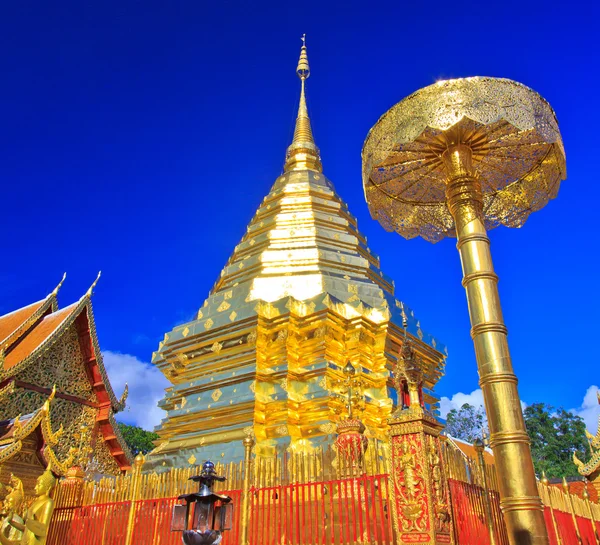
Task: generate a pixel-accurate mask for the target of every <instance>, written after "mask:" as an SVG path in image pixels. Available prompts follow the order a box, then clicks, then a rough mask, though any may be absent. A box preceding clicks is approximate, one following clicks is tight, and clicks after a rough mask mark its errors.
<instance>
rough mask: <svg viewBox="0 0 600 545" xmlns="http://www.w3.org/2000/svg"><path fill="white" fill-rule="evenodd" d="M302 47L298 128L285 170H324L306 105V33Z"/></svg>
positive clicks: (307, 66)
mask: <svg viewBox="0 0 600 545" xmlns="http://www.w3.org/2000/svg"><path fill="white" fill-rule="evenodd" d="M301 39H302V47H301V48H300V59H299V60H298V66H297V67H296V74H297V75H298V77H299V78H300V81H301V88H300V104H299V106H298V117H297V118H296V129H295V130H294V139H293V140H292V144H291V146H290V147H289V148H288V149H287V154H286V158H285V167H284V170H285V172H290V171H291V170H313V171H316V172H323V167H322V165H321V157H320V154H319V148H317V145H316V144H315V140H314V138H313V134H312V129H311V126H310V119H309V117H308V109H307V107H306V94H305V90H304V84H305V82H306V80H307V79H308V77H309V76H310V66H309V64H308V55H307V53H306V34H303V35H302V38H301Z"/></svg>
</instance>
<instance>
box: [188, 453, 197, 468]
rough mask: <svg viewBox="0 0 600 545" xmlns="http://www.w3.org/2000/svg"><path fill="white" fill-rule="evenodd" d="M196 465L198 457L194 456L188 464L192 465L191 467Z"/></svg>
mask: <svg viewBox="0 0 600 545" xmlns="http://www.w3.org/2000/svg"><path fill="white" fill-rule="evenodd" d="M195 463H196V457H195V456H194V455H193V454H192V455H191V456H190V457H189V458H188V464H190V465H191V466H193V465H194V464H195Z"/></svg>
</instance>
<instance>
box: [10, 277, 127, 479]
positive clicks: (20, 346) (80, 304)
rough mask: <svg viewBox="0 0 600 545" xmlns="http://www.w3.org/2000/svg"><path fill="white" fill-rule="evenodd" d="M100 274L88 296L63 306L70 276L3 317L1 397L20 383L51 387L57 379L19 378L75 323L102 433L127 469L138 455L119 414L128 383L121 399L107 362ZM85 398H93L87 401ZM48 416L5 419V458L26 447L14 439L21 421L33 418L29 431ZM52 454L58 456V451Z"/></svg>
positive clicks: (59, 394)
mask: <svg viewBox="0 0 600 545" xmlns="http://www.w3.org/2000/svg"><path fill="white" fill-rule="evenodd" d="M98 278H99V275H98ZM98 278H97V279H96V281H95V282H94V283H93V284H92V286H91V287H90V288H89V289H88V291H87V292H86V293H85V294H84V295H83V297H81V298H80V299H79V300H78V301H76V302H75V303H72V304H70V305H69V306H66V307H64V308H62V309H60V310H59V309H58V305H57V301H56V295H57V293H58V290H59V288H60V287H61V285H62V282H63V281H64V277H63V281H61V283H60V284H59V285H58V286H57V287H56V288H55V289H54V290H53V292H52V293H51V294H50V295H48V297H46V298H45V299H43V300H42V301H38V302H36V303H33V304H30V305H27V306H25V307H23V308H20V309H17V310H15V311H13V312H11V313H9V314H6V315H4V316H0V335H1V336H2V337H3V338H4V339H5V341H4V343H3V351H2V353H0V385H1V386H0V402H1V400H2V398H3V397H5V396H7V395H10V394H11V393H12V392H13V391H15V389H16V388H24V389H30V390H34V391H37V392H40V393H44V392H47V393H49V392H50V391H51V390H50V388H52V384H29V383H26V382H22V381H21V380H19V376H20V374H21V373H22V372H23V371H25V370H26V369H27V368H28V367H29V366H31V365H36V362H38V361H39V358H40V357H42V356H43V355H44V354H45V353H46V352H48V351H49V350H50V349H51V348H52V347H53V346H54V345H55V344H56V343H57V342H58V341H59V340H60V339H61V338H62V336H63V334H64V333H65V332H66V331H67V330H68V329H69V328H71V327H72V326H75V328H76V330H77V334H78V339H79V342H80V347H81V350H82V354H83V356H84V362H83V364H84V365H85V366H86V374H87V377H88V379H89V381H90V387H91V389H92V390H93V392H94V394H95V399H96V402H94V406H95V407H96V409H97V417H96V423H97V425H98V428H99V431H101V432H102V435H103V437H104V441H105V443H106V445H107V448H108V450H109V452H110V453H111V454H112V456H113V457H114V458H115V461H116V462H117V464H118V466H119V467H120V468H121V469H122V470H125V469H128V468H129V467H130V466H131V459H132V456H131V453H130V452H129V450H128V448H127V446H126V443H125V441H124V440H123V438H122V437H121V434H120V432H119V429H118V426H117V424H116V422H115V420H114V416H113V414H114V413H115V412H119V411H121V410H123V408H124V406H125V402H126V397H127V388H125V392H124V394H123V396H122V397H121V399H120V400H119V399H117V398H116V396H115V393H114V391H113V389H112V386H111V384H110V381H109V379H108V376H107V373H106V369H105V367H104V363H103V361H102V353H101V351H100V346H99V344H98V337H97V334H96V326H95V323H94V314H93V310H92V301H91V297H92V292H93V288H94V287H95V285H96V282H97V281H98ZM55 395H56V397H59V398H64V399H70V400H71V401H74V402H76V403H81V402H82V400H77V399H75V398H74V397H73V396H70V395H67V394H64V393H63V392H54V391H53V392H52V396H51V398H53V397H54V396H55ZM83 402H85V403H87V404H89V403H90V402H89V401H86V400H83ZM43 410H45V411H46V413H48V414H47V415H46V416H44V413H43ZM40 411H42V412H40ZM46 417H47V418H48V419H49V409H48V407H46V409H44V408H42V409H40V410H38V411H36V412H35V413H33V414H32V415H28V416H26V417H23V418H16V419H15V418H13V420H10V421H5V422H0V459H4V458H7V457H11V456H12V455H14V454H15V453H16V452H18V450H19V449H20V447H19V445H18V444H17V442H15V440H14V438H13V433H14V429H15V428H14V426H15V421H16V423H17V426H24V425H25V424H24V423H27V425H26V429H27V430H29V428H30V427H31V426H32V425H33V423H35V422H36V421H37V420H39V421H40V422H41V423H42V424H44V422H46V421H45V420H43V418H46ZM32 419H37V420H32ZM44 425H45V424H44ZM36 426H37V424H36ZM29 431H31V430H29ZM49 433H51V428H50V427H48V428H47V433H46V435H48V434H49ZM21 435H22V434H21ZM44 439H45V440H46V443H48V438H46V437H45V436H44ZM49 456H52V453H50V454H49ZM7 459H8V458H7ZM52 463H54V465H56V464H57V463H59V462H58V461H57V460H54V461H53V462H52Z"/></svg>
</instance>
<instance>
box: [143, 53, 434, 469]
mask: <svg viewBox="0 0 600 545" xmlns="http://www.w3.org/2000/svg"><path fill="white" fill-rule="evenodd" d="M296 73H297V75H298V77H299V78H300V82H301V91H300V103H299V108H298V116H297V120H296V127H295V131H294V137H293V141H292V143H291V145H290V146H289V147H288V149H287V154H286V158H285V166H284V171H283V174H282V175H281V176H279V177H278V178H277V179H276V180H275V183H274V185H273V187H272V188H271V190H270V192H269V193H268V195H267V196H266V197H265V198H264V200H263V203H262V205H261V206H260V207H259V209H258V210H257V212H256V214H255V215H254V218H253V219H252V220H251V222H250V224H249V225H248V228H247V231H246V234H245V235H244V237H243V238H242V240H241V241H240V243H239V244H238V245H237V246H236V247H235V249H234V251H233V254H232V255H231V257H230V258H229V261H228V262H227V264H226V265H225V267H224V269H223V270H222V272H221V274H220V276H219V278H218V280H217V281H216V283H215V285H214V287H213V288H212V290H211V292H210V294H209V296H208V298H207V299H206V301H204V304H203V305H202V307H201V308H200V310H199V311H198V314H197V316H196V319H195V320H194V321H192V322H190V323H187V324H183V325H180V326H177V327H176V328H174V329H173V330H172V331H170V332H169V333H167V334H166V335H165V337H164V340H163V341H162V342H161V343H160V344H159V348H158V351H156V352H155V353H154V355H153V358H152V361H153V363H154V364H155V365H156V366H157V367H158V368H159V369H160V370H161V371H162V372H163V373H164V374H165V376H166V377H167V378H168V379H169V381H170V382H171V383H172V386H171V387H170V388H168V389H167V390H166V393H165V397H164V399H163V400H162V401H161V402H160V403H159V406H160V407H162V408H163V409H164V410H165V411H166V417H165V418H164V419H163V420H162V422H161V424H160V426H158V428H157V430H156V431H157V432H158V434H159V440H158V441H157V443H156V444H157V448H156V449H155V450H154V451H152V452H151V453H150V454H149V455H148V457H147V461H146V464H145V466H144V470H145V471H149V470H161V469H163V470H164V469H167V468H170V467H187V466H189V465H190V464H192V465H193V464H195V463H197V462H198V463H199V462H200V461H202V460H204V459H207V458H211V459H213V460H215V461H232V460H239V459H241V458H242V457H243V452H244V451H243V446H242V441H243V439H244V438H245V437H246V436H247V435H254V436H255V438H256V447H255V453H256V454H257V455H259V456H260V455H265V456H266V455H272V454H273V453H274V451H275V450H276V449H278V448H287V449H290V450H292V451H311V450H312V449H313V448H314V447H316V446H318V445H326V444H331V443H333V441H334V440H335V425H336V423H337V422H338V421H339V420H340V419H341V418H343V414H342V413H344V414H345V407H344V396H343V391H342V390H343V384H344V367H345V366H346V364H347V363H348V362H351V363H352V365H353V366H354V367H355V368H356V372H357V375H358V376H359V378H360V381H359V383H360V384H361V391H360V397H361V398H362V403H361V404H360V411H359V414H358V416H359V417H360V419H361V420H362V422H363V423H364V425H365V427H366V432H365V433H366V435H367V437H368V436H371V437H376V438H384V437H385V436H386V433H387V419H388V417H389V416H390V414H391V413H392V410H393V409H394V406H395V405H396V404H397V403H398V401H397V399H396V394H395V391H394V387H393V377H392V373H391V370H392V369H393V368H394V365H395V363H396V358H397V355H398V353H399V348H400V345H401V344H402V339H403V335H404V330H403V325H402V316H403V315H406V317H407V324H408V335H409V336H410V338H411V341H412V344H413V346H414V349H415V351H416V352H417V353H418V356H419V361H420V362H421V365H422V367H423V370H422V371H423V373H422V377H423V379H422V384H421V385H420V392H421V397H422V400H423V403H424V404H425V406H426V407H428V408H430V409H431V410H435V408H436V403H437V398H436V397H435V396H434V395H433V394H432V393H431V389H432V388H433V386H434V385H435V383H436V382H437V381H438V380H439V378H440V376H441V374H442V373H443V369H444V359H445V348H444V347H443V346H441V345H440V344H439V343H437V342H436V341H435V339H433V337H431V336H430V335H428V334H427V333H425V332H424V331H423V330H422V329H421V326H420V323H419V321H418V320H417V319H416V317H415V315H414V313H413V312H412V311H411V310H410V309H408V308H407V307H406V306H405V305H404V304H403V303H401V302H400V301H399V300H397V299H396V298H395V295H394V284H393V282H392V281H391V280H390V279H389V278H388V277H386V276H385V275H384V274H383V272H382V271H381V269H380V262H379V258H378V256H377V255H376V254H374V253H373V252H372V251H371V249H370V248H369V246H368V244H367V240H366V238H365V236H364V235H363V234H362V233H361V232H360V231H359V230H358V227H357V222H356V218H354V216H352V214H351V213H350V212H349V210H348V206H347V205H346V204H345V203H344V201H343V200H342V199H341V198H340V197H339V196H338V194H337V193H336V191H335V189H334V187H333V184H332V183H331V181H330V180H329V179H327V178H326V177H325V176H324V175H323V172H322V164H321V157H320V153H319V148H318V147H317V145H316V144H315V140H314V138H313V134H312V129H311V123H310V119H309V115H308V110H307V104H306V93H305V87H306V80H307V79H308V77H309V75H310V68H309V64H308V57H307V49H306V44H305V43H304V44H303V46H302V48H301V53H300V60H299V63H298V67H297V70H296ZM400 403H402V400H401V401H400ZM355 412H356V411H355Z"/></svg>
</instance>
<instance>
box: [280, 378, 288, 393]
mask: <svg viewBox="0 0 600 545" xmlns="http://www.w3.org/2000/svg"><path fill="white" fill-rule="evenodd" d="M279 384H280V386H281V389H282V390H283V391H285V392H287V389H288V382H287V378H284V379H281V382H280V383H279Z"/></svg>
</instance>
